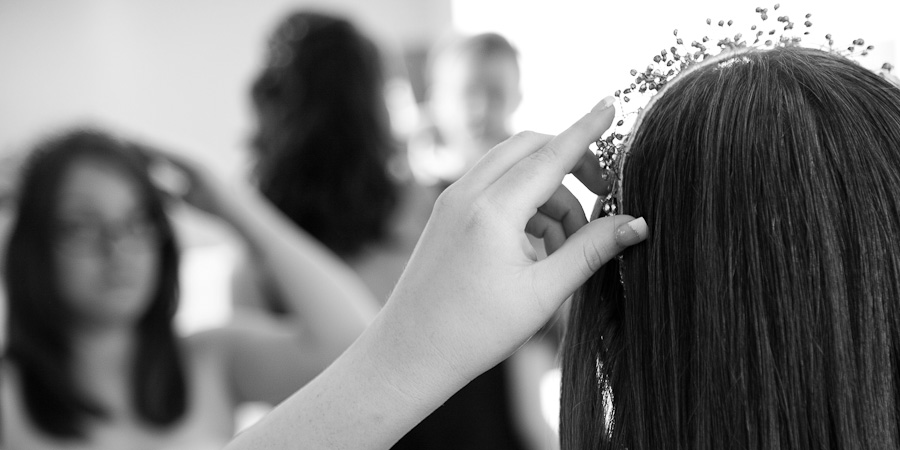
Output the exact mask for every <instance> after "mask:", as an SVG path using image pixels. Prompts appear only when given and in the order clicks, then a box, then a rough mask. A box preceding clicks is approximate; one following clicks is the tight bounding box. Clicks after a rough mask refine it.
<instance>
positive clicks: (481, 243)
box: [227, 98, 647, 450]
mask: <svg viewBox="0 0 900 450" xmlns="http://www.w3.org/2000/svg"><path fill="white" fill-rule="evenodd" d="M611 104H612V99H610V98H607V99H604V101H603V102H601V103H600V104H598V105H597V106H596V107H595V108H594V110H593V111H592V112H591V113H589V114H587V115H586V116H584V117H583V118H582V119H581V120H579V121H578V122H577V123H575V124H574V125H573V126H572V127H570V128H569V129H567V130H566V131H564V132H563V133H561V134H560V135H559V136H556V137H551V136H545V135H539V134H535V133H523V134H518V135H516V136H514V137H512V138H511V139H509V140H507V141H506V142H504V143H503V144H501V145H498V146H497V147H495V148H494V149H493V150H491V151H490V152H489V153H488V154H487V155H486V156H485V157H484V158H482V159H481V160H480V161H479V163H478V164H477V165H476V166H475V167H473V168H472V170H470V171H469V172H468V173H467V174H466V175H465V176H463V178H461V179H460V180H459V181H458V182H457V183H455V184H454V185H452V186H451V187H450V188H448V189H447V190H446V191H445V192H444V193H443V194H442V195H441V197H440V198H439V200H438V202H437V204H436V205H435V209H434V212H433V213H432V217H431V220H430V221H429V222H428V225H427V226H426V229H425V232H424V233H423V236H422V239H421V240H420V241H419V244H418V246H417V247H416V250H415V251H414V253H413V256H412V258H411V260H410V263H409V265H408V267H407V269H406V270H405V271H404V274H403V275H402V276H401V278H400V281H399V283H398V285H397V287H396V289H395V290H394V292H393V294H392V295H391V298H390V299H389V300H388V302H387V305H386V306H385V307H384V308H383V309H382V310H381V312H380V313H379V315H378V316H377V317H376V319H375V321H374V322H373V323H372V325H370V326H369V327H368V328H367V329H366V331H365V332H364V333H363V334H362V336H360V338H359V339H357V340H356V342H354V344H353V345H351V346H350V348H349V349H348V350H347V351H346V352H344V353H343V354H342V355H341V357H339V358H338V359H337V360H336V361H335V362H334V364H332V365H331V366H330V367H329V368H328V369H326V370H325V371H324V372H323V373H322V374H321V375H319V376H318V377H316V378H315V379H314V380H313V381H312V382H310V383H309V384H307V385H306V386H305V387H304V388H302V389H301V390H300V391H298V392H297V393H296V394H294V395H293V396H291V397H290V398H289V399H287V400H286V401H285V402H283V403H282V404H281V405H279V406H278V407H277V408H276V409H275V410H274V411H273V412H272V413H271V414H269V415H268V416H267V417H266V418H264V419H263V420H262V421H261V422H260V423H258V424H257V425H256V426H254V427H252V428H250V429H249V430H247V431H246V432H244V433H242V434H241V435H239V436H238V437H237V438H236V439H235V440H234V441H233V442H232V443H231V444H230V445H229V446H228V447H227V448H228V449H230V450H237V449H288V448H297V447H298V446H302V447H303V448H306V449H326V448H327V449H386V448H389V447H390V446H391V445H392V444H393V443H394V442H396V441H397V440H398V439H399V438H400V437H402V436H403V435H404V434H405V433H406V432H407V431H408V430H409V429H411V428H412V427H413V426H414V425H415V424H416V423H417V422H418V421H420V420H422V419H423V418H424V417H426V416H427V415H428V414H429V413H430V412H431V411H433V410H434V409H435V408H436V407H437V406H439V405H440V404H441V403H442V402H443V401H444V400H446V399H447V398H448V397H450V395H452V394H453V393H454V392H455V391H456V390H458V389H459V388H461V387H462V386H463V385H465V384H466V383H467V382H468V381H469V380H471V379H472V378H474V377H475V376H477V375H478V374H480V373H482V372H483V371H485V370H487V369H489V368H490V367H492V366H494V365H495V364H497V363H498V362H500V361H502V360H503V359H504V358H506V357H508V356H509V355H510V354H512V353H513V352H515V351H516V349H517V348H519V347H520V346H521V345H522V344H523V343H524V342H526V341H527V340H528V339H529V338H530V337H531V336H532V335H533V334H534V333H535V332H536V331H537V330H538V329H539V328H540V327H541V326H542V325H543V324H544V323H546V321H547V320H548V319H549V318H550V317H551V316H552V315H553V314H554V312H555V311H556V310H557V309H558V308H559V307H560V306H561V305H562V303H563V302H564V301H565V299H566V298H568V297H569V295H570V294H571V293H572V292H573V291H574V290H575V289H576V288H577V287H578V286H580V285H581V284H582V283H584V281H586V280H587V278H588V277H589V276H590V275H591V274H593V273H594V272H595V271H596V270H597V269H598V268H599V267H600V266H602V265H603V264H604V263H605V262H606V261H608V260H609V259H611V258H613V257H614V256H615V255H616V254H618V253H619V252H620V251H622V250H623V249H624V248H625V247H627V246H629V245H635V244H638V243H639V242H641V241H643V240H644V239H645V238H646V236H647V228H646V223H644V222H643V220H642V219H636V220H635V219H634V218H632V217H629V216H613V217H605V218H601V219H598V220H594V221H591V222H590V223H588V222H587V220H586V218H585V217H584V212H583V211H582V210H581V207H580V205H579V204H578V202H577V200H576V199H575V198H574V196H572V194H571V193H569V192H568V190H566V189H565V188H564V187H562V185H561V182H562V179H563V176H564V175H565V174H566V173H569V172H572V173H574V174H575V175H576V176H577V177H578V178H579V179H580V180H582V182H584V183H585V185H586V186H588V187H589V188H591V189H592V190H594V192H597V193H603V192H606V191H607V190H608V183H607V181H605V179H604V177H603V174H601V173H600V171H599V167H598V166H597V164H596V163H595V162H594V161H595V159H594V157H593V156H592V155H591V153H590V152H588V151H587V150H586V149H587V147H588V144H589V143H590V142H592V141H593V140H594V139H596V138H598V137H599V136H600V134H601V133H602V132H603V131H604V130H605V129H607V128H608V127H609V125H610V124H611V122H612V120H613V117H614V110H613V108H612V107H611ZM526 231H527V232H529V233H532V234H534V235H537V236H539V237H543V238H544V240H545V242H546V243H547V246H548V250H549V251H550V253H551V254H550V255H549V256H548V257H547V258H546V259H542V260H538V258H536V254H535V251H534V249H533V247H532V246H531V245H530V244H529V243H528V240H527V237H526V235H525V232H526Z"/></svg>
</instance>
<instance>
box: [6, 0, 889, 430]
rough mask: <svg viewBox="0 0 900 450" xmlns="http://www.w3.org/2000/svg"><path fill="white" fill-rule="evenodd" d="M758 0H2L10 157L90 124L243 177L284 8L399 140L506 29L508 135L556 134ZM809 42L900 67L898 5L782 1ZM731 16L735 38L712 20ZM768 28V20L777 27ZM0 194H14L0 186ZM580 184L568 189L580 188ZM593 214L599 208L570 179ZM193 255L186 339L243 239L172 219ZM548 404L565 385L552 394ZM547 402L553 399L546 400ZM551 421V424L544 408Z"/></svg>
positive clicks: (211, 313) (225, 289) (742, 17)
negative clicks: (383, 107)
mask: <svg viewBox="0 0 900 450" xmlns="http://www.w3.org/2000/svg"><path fill="white" fill-rule="evenodd" d="M773 5H774V4H760V3H758V2H756V1H753V2H750V1H744V0H741V1H733V2H722V1H717V0H694V1H684V2H673V1H662V0H645V1H643V2H612V1H591V0H556V1H553V2H538V1H513V0H327V1H324V0H323V1H286V0H253V1H249V0H241V1H238V0H219V1H213V0H67V1H57V0H0V158H2V159H3V160H7V159H10V158H12V157H13V156H14V155H17V154H18V152H20V151H21V150H23V149H26V148H28V147H29V146H30V145H31V144H32V143H34V142H35V141H37V140H38V139H40V138H41V137H43V136H44V135H45V134H46V133H48V132H52V131H55V130H59V129H61V128H68V127H71V126H75V125H95V126H100V127H103V128H106V129H110V130H113V131H115V132H118V133H121V134H123V135H125V136H128V137H131V138H135V139H138V140H143V141H146V142H149V143H152V144H154V145H156V146H160V147H164V148H168V149H173V150H176V151H180V152H184V153H185V154H189V155H191V156H193V157H195V158H196V159H199V160H200V161H202V162H204V163H206V164H208V165H209V166H210V167H211V168H212V169H213V170H215V171H216V172H219V173H220V174H221V175H222V176H223V177H226V178H229V177H231V178H241V179H244V178H246V177H247V176H248V160H249V157H250V156H251V155H250V152H249V148H250V143H249V141H250V137H251V135H252V133H253V118H252V114H253V113H252V108H251V103H250V97H249V89H250V85H251V83H252V81H253V77H254V76H255V75H256V73H257V71H258V69H259V67H260V66H262V65H263V64H264V58H265V57H266V48H267V47H266V42H267V40H268V38H269V35H270V33H271V30H272V28H273V27H274V26H275V24H276V23H277V22H278V21H279V20H280V19H281V18H282V17H283V16H284V15H285V14H286V13H288V12H289V11H292V10H296V9H301V8H311V9H313V10H319V11H322V12H328V13H335V14H339V15H343V16H345V17H347V18H349V19H351V20H352V21H353V22H355V23H356V24H357V25H358V26H359V27H360V28H361V29H362V30H363V31H364V32H365V33H367V34H368V35H369V36H371V37H373V38H374V39H375V40H376V42H377V43H378V45H379V46H380V47H381V50H382V52H383V55H384V56H385V60H386V61H387V65H388V67H387V73H388V78H389V79H388V83H387V85H386V90H385V95H386V98H387V105H388V109H389V112H390V115H391V123H392V128H393V130H394V133H395V134H396V136H397V137H398V138H399V139H400V140H404V139H406V138H408V137H409V135H410V133H412V131H413V130H414V129H415V128H416V127H417V125H418V123H419V119H420V118H419V115H420V112H419V111H420V107H419V104H420V103H421V102H422V100H423V98H424V89H425V88H424V80H423V76H424V75H423V74H424V72H425V70H424V66H425V61H426V55H427V53H428V51H429V49H430V48H432V46H433V45H435V43H436V42H438V41H440V40H441V39H442V37H444V36H446V35H448V34H449V33H462V34H474V33H480V32H488V31H490V32H496V33H499V34H501V35H503V36H505V37H506V38H507V39H508V40H509V41H510V42H511V43H512V44H513V45H514V46H515V47H516V48H517V49H518V51H519V53H520V64H521V86H522V92H523V97H522V103H521V105H520V106H519V108H518V109H517V110H516V112H515V114H514V116H513V119H512V122H513V123H512V126H513V131H519V130H524V129H531V130H536V131H540V132H544V133H555V132H558V131H560V130H562V129H563V128H565V127H566V126H567V125H568V124H570V123H571V122H573V121H574V120H576V119H577V118H578V117H580V116H581V115H582V114H583V112H585V111H587V110H589V109H590V108H591V107H592V106H593V105H594V104H595V103H597V102H598V101H599V100H600V99H601V98H603V97H605V96H607V95H610V94H611V93H612V92H614V91H615V90H617V89H622V88H624V86H626V85H627V84H628V83H629V82H630V81H631V76H629V73H628V71H629V70H630V69H632V68H636V69H643V67H645V66H646V65H647V64H648V63H649V62H650V61H651V59H652V57H653V55H655V54H657V53H658V52H659V50H660V49H662V48H668V47H670V46H671V45H673V44H674V37H673V35H672V30H673V29H675V28H677V29H679V30H680V31H679V36H683V37H684V38H685V40H686V41H688V42H690V41H691V40H693V39H697V40H699V39H700V38H701V37H702V36H704V35H707V34H708V35H710V36H713V37H721V36H726V35H729V33H730V35H733V34H735V33H737V32H743V33H745V34H748V35H749V34H750V32H749V28H750V25H751V24H753V23H756V22H758V20H759V16H758V15H757V14H755V13H754V8H756V7H757V6H762V7H768V8H770V10H771V8H773ZM782 13H783V14H787V15H790V16H791V17H792V20H794V21H797V22H798V23H802V22H803V20H804V19H801V17H803V16H804V15H805V14H806V13H812V16H811V18H810V20H811V21H812V22H813V23H814V26H813V28H812V34H811V35H810V38H809V41H812V42H820V43H824V36H825V34H826V33H830V34H832V36H833V38H834V40H835V42H836V45H840V46H847V45H850V43H851V42H852V41H853V40H854V39H857V38H863V39H865V40H866V44H867V45H874V46H875V50H874V51H872V52H871V54H870V55H868V56H867V57H866V58H864V59H861V60H860V61H861V63H862V64H864V65H866V66H870V67H871V68H873V69H875V68H878V67H881V65H882V64H883V63H884V62H892V63H894V64H898V63H900V27H898V26H897V22H896V18H897V17H898V13H900V4H898V3H897V2H884V1H881V0H858V1H855V2H852V3H851V2H828V1H826V2H823V1H812V0H797V1H790V2H784V4H783V5H782V7H781V8H780V9H779V11H778V12H777V13H776V12H774V10H771V11H770V15H772V16H773V18H774V16H777V15H781V14H782ZM707 18H711V19H712V20H713V26H712V28H718V27H717V26H716V23H717V22H718V20H725V21H727V20H733V21H734V24H733V26H732V29H733V31H728V30H726V31H722V30H710V29H709V28H710V27H709V26H707V25H706V23H705V22H706V19H707ZM770 21H773V19H771V18H770ZM3 173H8V172H0V186H7V185H8V184H9V183H10V180H9V177H2V174H3ZM570 181H571V180H570ZM567 184H568V185H569V186H570V187H571V189H573V191H575V193H576V195H577V196H578V197H579V199H580V200H581V201H582V202H583V204H584V205H585V206H586V207H588V208H589V205H591V204H592V203H593V196H592V195H590V194H589V193H587V192H585V190H583V189H579V188H578V186H577V183H572V182H568V183H567ZM176 221H177V223H178V225H179V229H180V230H181V232H182V234H183V239H182V242H183V244H184V246H185V253H184V258H185V260H184V264H183V271H184V273H183V294H184V296H183V298H182V309H181V311H180V313H179V317H178V322H177V323H178V326H179V329H180V331H182V332H184V333H190V332H194V331H199V330H203V329H206V328H210V327H214V326H217V325H220V324H223V323H225V322H226V321H227V320H229V317H230V314H231V309H230V308H231V306H230V305H231V304H232V301H231V298H230V295H231V294H230V289H229V277H230V274H231V270H232V267H233V265H234V260H235V258H236V256H237V250H236V245H235V239H234V237H233V236H231V235H230V232H229V231H228V230H227V229H225V228H224V227H223V226H221V225H219V224H217V223H216V222H214V221H212V220H209V219H208V218H205V217H202V216H200V215H198V214H197V213H191V212H187V211H185V212H183V213H176ZM547 383H548V384H547V386H548V388H547V389H548V395H549V396H550V397H549V398H551V399H553V398H554V395H558V394H557V391H555V389H556V387H557V386H558V381H557V380H554V379H552V378H551V379H549V380H548V382H547ZM552 403H553V402H552V401H551V402H549V404H552ZM546 414H547V416H548V417H551V418H552V417H556V414H555V412H553V411H548V412H547V413H546Z"/></svg>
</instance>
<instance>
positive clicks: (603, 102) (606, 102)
mask: <svg viewBox="0 0 900 450" xmlns="http://www.w3.org/2000/svg"><path fill="white" fill-rule="evenodd" d="M614 101H615V99H614V98H612V96H608V97H606V98H604V99H603V100H600V103H597V104H596V105H594V108H593V109H591V112H597V111H603V110H604V109H606V108H609V107H610V106H612V105H613V102H614Z"/></svg>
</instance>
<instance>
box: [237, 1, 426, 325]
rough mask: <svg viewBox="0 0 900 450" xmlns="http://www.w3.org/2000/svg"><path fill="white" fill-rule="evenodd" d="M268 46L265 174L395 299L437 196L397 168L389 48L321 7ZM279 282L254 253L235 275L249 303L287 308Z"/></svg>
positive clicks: (299, 217) (256, 92) (259, 129)
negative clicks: (428, 195)
mask: <svg viewBox="0 0 900 450" xmlns="http://www.w3.org/2000/svg"><path fill="white" fill-rule="evenodd" d="M268 45H269V48H268V58H267V60H266V64H265V66H264V67H263V68H262V69H261V71H260V73H259V74H258V75H257V77H256V80H255V81H254V83H253V86H252V88H251V99H252V102H253V107H254V111H255V117H256V133H255V135H254V138H253V140H252V143H253V152H254V153H253V157H252V160H253V177H254V182H255V184H256V185H257V187H258V189H259V191H260V193H262V195H263V196H264V197H265V198H266V199H267V200H269V201H270V202H271V203H272V204H273V205H274V206H275V207H276V208H278V209H279V210H280V211H281V212H282V213H284V214H285V215H286V216H287V217H288V218H290V219H291V220H292V221H293V222H294V224H296V225H297V226H298V227H300V228H302V229H303V230H305V231H306V232H307V233H309V234H310V235H311V236H313V237H314V238H316V239H318V240H319V241H321V242H322V243H323V244H324V245H325V246H326V247H328V248H329V249H331V250H332V251H333V252H335V253H336V254H338V255H339V256H340V257H341V258H343V259H344V261H346V262H347V263H348V264H349V265H350V266H351V267H352V268H353V269H354V270H356V271H357V273H358V274H359V275H360V276H361V277H362V278H363V280H364V281H365V282H366V284H367V285H368V286H369V288H370V289H371V290H372V291H373V293H374V294H375V296H376V298H378V299H380V300H382V301H384V300H386V299H387V297H388V294H389V293H390V290H391V289H392V288H393V286H394V284H395V283H396V282H397V279H398V278H399V276H400V273H401V272H402V270H403V267H404V266H405V264H406V261H407V260H408V258H409V255H410V254H411V253H412V249H413V247H414V246H415V242H416V240H417V239H418V237H419V234H420V233H421V230H422V228H423V227H424V225H425V222H426V221H427V220H428V214H429V212H430V205H428V206H429V208H428V209H427V210H424V209H423V208H421V207H418V206H413V204H424V203H425V202H423V201H422V200H421V195H419V194H418V191H417V190H415V189H410V188H414V187H415V186H413V185H412V184H411V183H409V182H405V181H404V180H403V179H402V178H401V177H398V176H397V174H398V173H402V172H403V170H400V171H399V172H398V171H397V170H392V164H394V163H396V162H398V161H399V158H397V154H398V153H397V150H398V148H400V145H399V143H398V142H396V140H395V138H394V137H393V135H392V129H391V122H390V117H389V115H388V110H387V107H386V104H385V81H384V72H385V70H384V67H383V62H382V57H381V52H380V51H379V48H378V47H377V46H376V44H375V42H374V41H373V40H371V39H370V38H368V37H367V36H365V35H364V34H363V33H362V32H361V31H360V30H359V29H357V27H356V26H355V25H354V24H353V23H351V22H350V21H348V20H346V19H344V18H341V17H338V16H334V15H329V14H323V13H318V12H312V11H298V12H292V13H290V14H288V15H287V16H286V17H285V18H284V19H283V20H282V21H281V22H279V24H278V25H277V27H276V28H275V31H274V33H273V35H272V37H271V38H270V40H269V44H268ZM404 164H405V163H404ZM406 172H408V170H406ZM426 202H427V201H426ZM268 278H269V276H268V274H267V273H265V271H260V270H257V268H256V267H255V266H254V265H252V264H250V261H246V262H245V263H243V264H240V265H239V267H238V268H237V270H236V272H235V276H234V282H233V286H234V291H235V293H236V294H235V298H236V299H237V301H238V302H239V306H250V307H256V308H257V310H259V309H260V308H261V309H262V310H263V311H268V312H273V313H275V314H276V315H278V314H282V313H285V312H286V311H285V308H284V306H283V305H282V303H283V300H282V299H280V298H279V295H278V293H277V292H273V291H272V289H270V288H269V287H268V285H269V284H271V282H270V280H268ZM243 311H244V312H245V313H247V314H250V311H248V310H247V308H243ZM251 311H252V310H251Z"/></svg>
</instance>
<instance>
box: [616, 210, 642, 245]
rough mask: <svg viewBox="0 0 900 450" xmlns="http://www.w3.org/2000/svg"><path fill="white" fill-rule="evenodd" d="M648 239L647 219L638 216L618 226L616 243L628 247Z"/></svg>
mask: <svg viewBox="0 0 900 450" xmlns="http://www.w3.org/2000/svg"><path fill="white" fill-rule="evenodd" d="M644 239H647V221H645V220H644V218H643V217H638V218H637V219H634V220H632V221H631V222H628V223H626V224H622V225H619V228H616V243H617V244H619V245H621V246H624V247H627V246H629V245H634V244H637V243H638V242H641V241H643V240H644Z"/></svg>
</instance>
